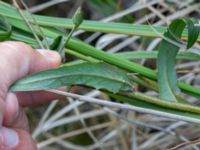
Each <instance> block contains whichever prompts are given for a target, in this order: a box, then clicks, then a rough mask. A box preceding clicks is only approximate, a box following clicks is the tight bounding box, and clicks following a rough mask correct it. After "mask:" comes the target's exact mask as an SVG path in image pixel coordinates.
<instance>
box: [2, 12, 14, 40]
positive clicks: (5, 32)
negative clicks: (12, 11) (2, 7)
mask: <svg viewBox="0 0 200 150" xmlns="http://www.w3.org/2000/svg"><path fill="white" fill-rule="evenodd" d="M11 31H12V27H11V25H10V24H9V23H8V22H7V20H6V18H5V17H3V16H2V15H0V41H3V40H6V39H8V38H9V37H10V35H11Z"/></svg>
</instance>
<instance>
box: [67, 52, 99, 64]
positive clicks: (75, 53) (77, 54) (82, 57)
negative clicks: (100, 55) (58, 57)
mask: <svg viewBox="0 0 200 150" xmlns="http://www.w3.org/2000/svg"><path fill="white" fill-rule="evenodd" d="M64 52H65V54H70V55H73V56H75V57H77V58H79V59H82V60H85V61H88V62H91V63H97V62H99V61H98V60H97V59H94V58H92V57H88V56H85V55H82V54H80V53H77V52H75V51H72V50H70V49H65V50H64Z"/></svg>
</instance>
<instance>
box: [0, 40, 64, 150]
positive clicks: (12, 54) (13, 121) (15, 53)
mask: <svg viewBox="0 0 200 150" xmlns="http://www.w3.org/2000/svg"><path fill="white" fill-rule="evenodd" d="M60 63H61V58H60V56H59V55H58V54H57V53H56V52H53V51H48V50H41V51H36V50H34V49H32V48H31V47H29V46H28V45H26V44H24V43H20V42H2V43H0V72H1V73H0V150H36V149H37V148H36V144H35V142H34V141H33V139H32V138H31V135H30V133H29V127H28V120H27V118H26V115H25V113H24V111H23V108H22V107H29V106H33V105H38V104H43V103H46V102H48V101H50V100H52V99H55V98H57V97H56V95H53V94H49V93H45V92H18V93H10V92H9V91H8V90H9V87H10V86H11V84H13V83H14V82H15V81H16V80H17V79H20V78H22V77H24V76H26V75H28V74H32V73H35V72H38V71H41V70H45V69H48V68H53V67H57V66H59V65H60Z"/></svg>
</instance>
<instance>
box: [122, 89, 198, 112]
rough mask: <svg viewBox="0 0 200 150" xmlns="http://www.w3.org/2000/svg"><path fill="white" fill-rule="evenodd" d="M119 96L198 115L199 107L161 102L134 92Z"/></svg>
mask: <svg viewBox="0 0 200 150" xmlns="http://www.w3.org/2000/svg"><path fill="white" fill-rule="evenodd" d="M121 95H124V96H128V97H130V98H134V99H137V100H141V101H143V102H147V103H151V104H155V105H159V106H162V107H166V108H170V109H175V110H180V111H187V112H192V113H197V114H200V107H196V106H192V105H187V104H181V103H177V102H168V101H165V100H161V99H159V98H155V97H150V96H147V95H144V94H142V93H139V92H134V93H131V94H129V93H126V94H124V93H123V94H121Z"/></svg>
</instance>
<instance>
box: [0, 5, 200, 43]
mask: <svg viewBox="0 0 200 150" xmlns="http://www.w3.org/2000/svg"><path fill="white" fill-rule="evenodd" d="M0 14H1V15H3V16H6V17H8V18H10V19H17V20H20V21H23V18H22V17H21V16H20V15H19V13H18V11H17V10H16V9H15V8H13V7H11V6H10V5H8V4H6V3H4V2H0ZM26 16H27V18H29V20H30V21H31V22H33V23H34V20H33V19H32V17H29V14H26ZM34 18H35V19H36V20H37V23H38V24H39V25H42V26H47V27H63V28H70V29H72V28H73V26H74V25H73V22H72V20H71V19H65V18H57V17H47V16H39V15H34ZM155 28H156V30H157V31H158V32H159V33H160V34H163V33H164V32H165V31H166V30H167V28H166V27H161V26H155ZM79 29H82V30H86V31H93V32H105V33H117V34H127V35H138V36H146V37H159V36H160V35H158V34H157V33H155V31H154V30H153V29H152V27H151V26H150V25H137V24H128V23H113V22H109V23H105V22H99V21H88V20H84V21H83V23H82V24H81V25H80V27H79ZM187 35H188V34H187V31H186V30H185V31H184V32H183V35H182V38H183V39H187ZM199 40H200V38H199Z"/></svg>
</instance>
